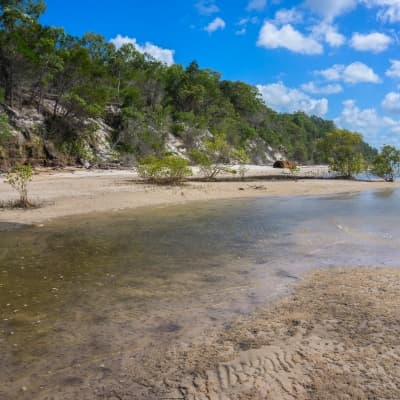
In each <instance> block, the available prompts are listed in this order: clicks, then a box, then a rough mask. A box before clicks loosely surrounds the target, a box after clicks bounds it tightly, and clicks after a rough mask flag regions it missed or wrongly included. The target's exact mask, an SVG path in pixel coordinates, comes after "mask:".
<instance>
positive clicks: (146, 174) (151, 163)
mask: <svg viewBox="0 0 400 400" xmlns="http://www.w3.org/2000/svg"><path fill="white" fill-rule="evenodd" d="M136 168H137V172H138V174H139V176H140V177H141V178H142V179H145V180H147V181H149V182H152V183H156V184H176V183H179V182H182V181H183V180H184V179H185V178H187V177H188V176H190V175H191V174H192V170H191V169H190V168H189V163H188V161H187V160H185V159H184V158H181V157H178V156H172V155H168V156H164V157H155V156H148V157H145V158H142V159H141V160H140V161H139V162H138V165H137V167H136Z"/></svg>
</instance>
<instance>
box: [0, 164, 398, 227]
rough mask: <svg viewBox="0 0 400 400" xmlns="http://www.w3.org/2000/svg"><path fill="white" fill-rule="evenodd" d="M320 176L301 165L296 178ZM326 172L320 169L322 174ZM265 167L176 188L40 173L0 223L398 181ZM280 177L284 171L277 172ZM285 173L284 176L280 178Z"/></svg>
mask: <svg viewBox="0 0 400 400" xmlns="http://www.w3.org/2000/svg"><path fill="white" fill-rule="evenodd" d="M321 172H322V173H323V172H324V170H323V169H321V168H319V167H318V168H314V169H313V168H310V167H306V168H304V169H303V171H302V172H301V174H302V175H306V176H310V177H311V176H313V175H315V174H320V173H321ZM325 172H326V171H325ZM276 173H277V172H276V170H273V169H272V168H270V167H253V169H252V170H251V175H252V176H254V179H252V180H251V181H246V182H199V181H197V182H187V183H185V184H184V185H181V186H155V185H149V184H143V183H141V182H140V181H139V180H138V178H137V176H136V174H135V173H134V172H133V171H132V170H125V171H121V170H116V171H104V170H97V171H96V170H88V171H86V170H74V169H71V170H64V171H61V172H53V171H46V170H44V171H41V172H40V173H38V174H37V175H35V177H34V179H33V182H32V183H31V184H30V189H29V193H30V198H31V199H32V200H33V201H34V202H36V203H40V204H41V206H40V207H39V208H37V209H31V210H28V211H23V210H10V209H0V222H13V223H25V224H31V223H42V222H45V221H47V220H49V219H54V218H58V217H64V216H71V215H79V214H86V213H90V212H105V211H114V210H115V211H116V210H122V209H129V208H138V207H144V206H163V205H169V204H180V203H186V202H190V201H204V200H217V199H228V198H245V197H261V196H297V195H323V194H333V193H344V192H356V191H363V190H375V189H384V188H393V187H399V186H400V184H399V183H394V184H393V183H385V182H357V181H341V180H328V179H299V180H297V181H295V180H276V181H271V180H263V179H261V178H260V176H264V177H265V176H268V175H271V174H276ZM279 173H280V174H285V172H282V171H280V172H279ZM286 175H287V174H286ZM16 198H17V193H16V192H15V190H13V189H12V188H11V187H10V186H9V185H7V184H6V183H4V179H3V176H0V201H1V202H7V201H10V200H13V199H16Z"/></svg>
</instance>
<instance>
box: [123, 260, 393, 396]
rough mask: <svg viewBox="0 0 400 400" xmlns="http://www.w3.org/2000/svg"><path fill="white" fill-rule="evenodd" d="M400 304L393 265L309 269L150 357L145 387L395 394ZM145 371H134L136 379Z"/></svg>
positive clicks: (165, 392)
mask: <svg viewBox="0 0 400 400" xmlns="http://www.w3.org/2000/svg"><path fill="white" fill-rule="evenodd" d="M399 310H400V271H399V270H395V269H372V268H357V269H333V270H321V271H317V272H313V273H311V274H310V275H309V276H308V277H306V278H305V279H304V281H302V282H301V283H300V284H299V285H298V287H297V289H296V290H295V292H294V293H293V295H291V296H290V297H289V298H286V299H284V300H282V301H280V302H278V303H276V304H275V305H272V306H270V307H264V308H261V309H260V310H259V311H258V312H257V313H256V314H254V315H253V316H252V317H251V318H242V319H241V320H238V321H236V323H234V324H232V325H230V326H227V327H226V329H225V330H223V331H217V332H210V333H209V335H207V338H202V339H199V340H198V343H194V344H191V346H190V348H189V349H188V348H181V349H175V350H170V351H168V352H166V353H165V354H162V355H161V356H160V359H159V360H158V362H159V363H160V366H157V362H156V363H155V364H154V365H152V366H151V368H152V372H149V374H151V375H152V376H153V378H152V379H153V382H157V381H158V382H162V383H161V384H160V386H159V387H157V386H156V385H155V387H152V388H151V390H149V392H148V394H150V393H154V397H151V398H154V399H155V398H182V399H188V400H192V399H209V400H214V399H215V400H217V399H230V400H239V399H241V400H244V399H249V400H250V399H252V400H258V399H260V400H261V399H280V400H281V399H282V400H285V399H288V400H289V399H297V400H306V399H307V400H345V399H357V400H364V399H365V400H366V399H380V400H383V399H399V398H400V314H399ZM148 367H150V365H149V366H148ZM145 371H146V368H144V369H143V371H142V373H140V372H139V371H138V372H137V376H139V377H143V378H139V380H140V379H145V378H144V376H146V372H145ZM143 374H144V376H143ZM157 378H159V380H158V379H157ZM121 398H125V397H124V396H123V395H121ZM126 398H130V397H126ZM134 398H135V397H134Z"/></svg>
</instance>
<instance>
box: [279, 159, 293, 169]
mask: <svg viewBox="0 0 400 400" xmlns="http://www.w3.org/2000/svg"><path fill="white" fill-rule="evenodd" d="M296 167H297V164H296V163H295V162H293V161H287V160H278V161H275V162H274V168H288V169H291V168H296Z"/></svg>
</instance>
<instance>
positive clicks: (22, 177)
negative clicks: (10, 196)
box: [5, 164, 33, 208]
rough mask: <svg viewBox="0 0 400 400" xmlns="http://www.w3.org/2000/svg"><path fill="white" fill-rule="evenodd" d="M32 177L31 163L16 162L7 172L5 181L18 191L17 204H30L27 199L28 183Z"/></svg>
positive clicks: (25, 205)
mask: <svg viewBox="0 0 400 400" xmlns="http://www.w3.org/2000/svg"><path fill="white" fill-rule="evenodd" d="M32 177H33V168H32V166H31V165H29V164H27V165H22V164H17V165H16V166H15V167H13V168H12V169H11V170H10V172H9V173H8V174H7V177H6V180H5V182H6V183H8V184H9V185H11V187H13V188H14V189H15V190H17V191H18V193H19V203H17V205H19V206H20V207H22V208H28V207H30V206H31V203H30V201H29V200H28V184H29V182H30V181H31V180H32Z"/></svg>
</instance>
